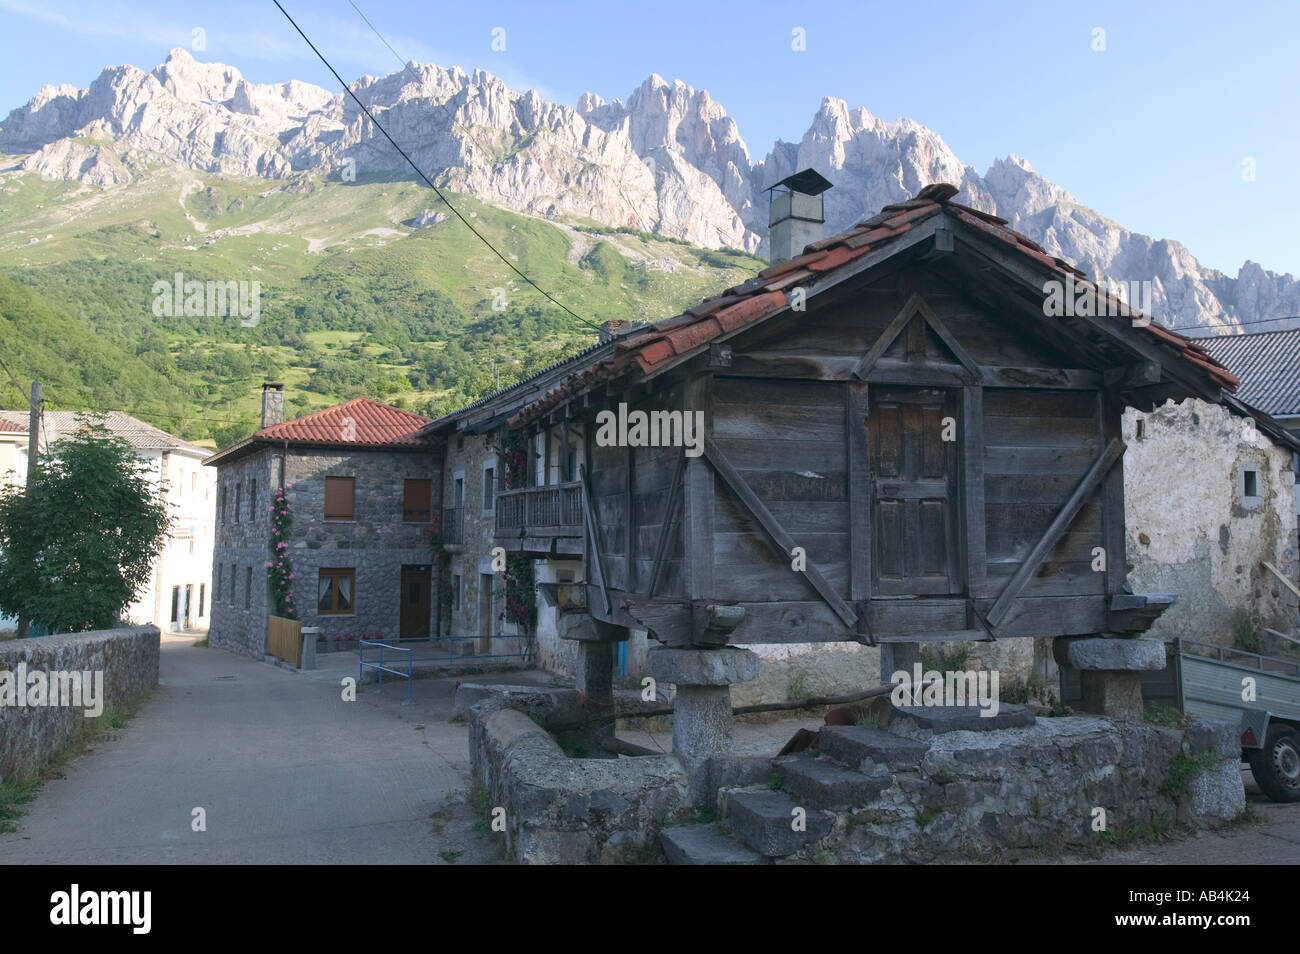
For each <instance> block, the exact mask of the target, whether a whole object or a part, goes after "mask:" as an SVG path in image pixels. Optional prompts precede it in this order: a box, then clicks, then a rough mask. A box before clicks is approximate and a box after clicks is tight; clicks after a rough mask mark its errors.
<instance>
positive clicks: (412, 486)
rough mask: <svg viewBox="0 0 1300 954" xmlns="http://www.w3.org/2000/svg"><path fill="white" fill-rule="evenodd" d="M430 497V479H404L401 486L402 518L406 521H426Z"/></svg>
mask: <svg viewBox="0 0 1300 954" xmlns="http://www.w3.org/2000/svg"><path fill="white" fill-rule="evenodd" d="M432 498H433V482H432V481H428V480H408V481H406V483H405V484H403V486H402V519H403V520H405V521H406V522H407V523H428V522H429V508H430V505H431V500H432Z"/></svg>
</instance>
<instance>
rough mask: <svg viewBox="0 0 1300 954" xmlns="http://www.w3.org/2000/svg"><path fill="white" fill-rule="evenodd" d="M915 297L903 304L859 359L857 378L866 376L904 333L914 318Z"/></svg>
mask: <svg viewBox="0 0 1300 954" xmlns="http://www.w3.org/2000/svg"><path fill="white" fill-rule="evenodd" d="M915 298H916V296H915V295H914V296H912V298H909V299H908V300H907V303H906V304H905V305H903V308H902V310H901V311H899V313H898V314H896V315H895V316H894V320H893V321H891V322H890V323H889V324H888V325H886V326H885V330H884V331H882V332H881V333H880V337H879V338H877V339H876V343H875V344H873V345H872V346H871V348H870V349H869V350H868V351H867V353H866V354H864V355H863V356H862V360H861V361H859V362H858V364H857V367H855V368H854V369H853V376H854V377H855V378H858V379H862V378H865V377H866V376H867V372H868V371H870V370H871V369H872V367H873V366H874V365H875V363H876V361H878V360H879V359H880V356H881V355H883V354H884V353H885V352H886V351H887V350H888V349H889V346H890V345H891V344H893V343H894V339H895V338H897V337H898V336H899V335H900V334H902V332H903V329H904V328H906V327H907V324H908V322H910V321H911V320H912V315H913V313H914V312H913V309H912V302H913V300H914V299H915Z"/></svg>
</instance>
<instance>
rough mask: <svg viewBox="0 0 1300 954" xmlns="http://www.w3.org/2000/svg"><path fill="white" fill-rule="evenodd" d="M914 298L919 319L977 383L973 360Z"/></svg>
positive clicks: (978, 374) (941, 324)
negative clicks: (919, 314) (922, 319)
mask: <svg viewBox="0 0 1300 954" xmlns="http://www.w3.org/2000/svg"><path fill="white" fill-rule="evenodd" d="M948 237H949V239H951V238H952V233H949V234H948ZM915 298H916V309H917V311H919V312H920V313H921V317H922V318H924V319H925V323H926V324H927V325H929V326H930V328H931V329H933V331H934V333H935V334H936V335H938V336H939V338H940V339H941V340H942V341H943V343H944V344H946V345H947V346H948V350H949V351H951V352H952V353H953V357H955V358H956V359H957V361H958V362H959V363H960V364H961V366H962V367H963V368H965V369H966V372H967V373H968V374H969V375H970V378H971V380H972V381H978V380H979V379H980V366H979V365H978V364H977V363H976V362H975V359H974V358H972V357H971V356H970V354H969V353H968V352H967V351H966V349H965V348H963V347H962V346H961V344H960V342H958V341H957V339H956V338H954V337H953V336H952V334H951V333H950V332H949V331H948V326H947V325H945V324H944V323H943V322H942V321H941V320H940V319H939V316H938V315H936V314H935V313H934V310H933V309H932V308H931V307H930V306H929V305H927V304H926V303H925V299H924V298H922V297H921V296H920V295H917V296H915Z"/></svg>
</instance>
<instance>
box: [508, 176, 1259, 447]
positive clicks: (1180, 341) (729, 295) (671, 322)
mask: <svg viewBox="0 0 1300 954" xmlns="http://www.w3.org/2000/svg"><path fill="white" fill-rule="evenodd" d="M957 191H958V190H957V187H956V186H953V185H950V184H947V183H936V184H933V185H928V186H926V187H925V188H923V189H921V191H920V192H918V193H917V195H916V198H914V199H909V200H908V201H906V202H898V203H895V204H893V205H887V206H885V208H884V209H882V210H881V211H880V213H879V214H878V215H874V216H872V217H871V218H869V219H867V220H866V221H865V222H862V223H860V224H859V225H857V226H856V227H854V228H852V229H850V230H849V231H847V232H844V233H841V234H840V235H834V236H831V237H829V238H825V239H822V240H821V241H818V242H813V243H812V244H810V245H808V246H807V247H806V248H805V249H804V254H803V255H800V256H798V257H796V258H792V259H789V260H788V261H784V262H778V263H776V264H775V265H772V266H770V267H768V268H765V269H763V271H761V272H759V273H758V275H757V276H755V277H754V278H751V279H749V280H748V281H746V282H742V283H741V284H739V285H736V286H734V287H732V288H728V289H726V290H725V291H724V292H722V293H721V294H720V295H715V296H714V297H712V298H706V299H705V300H704V301H702V302H700V303H699V304H698V305H695V306H693V307H691V308H688V309H687V310H686V311H685V312H684V313H682V314H681V315H678V316H676V317H674V318H668V319H665V320H664V321H660V322H657V323H655V324H652V325H649V326H647V327H645V328H640V329H637V330H636V331H633V332H632V333H631V334H629V335H627V336H626V337H624V338H623V339H621V340H619V341H617V342H616V343H615V345H614V348H613V352H612V354H610V355H609V356H604V357H598V356H593V362H594V363H592V364H590V365H588V366H586V367H579V368H578V369H576V370H575V371H574V373H573V374H571V375H570V376H569V377H568V378H566V379H565V380H564V381H563V382H562V383H561V384H559V385H557V386H556V387H554V388H552V389H551V390H550V391H547V392H546V393H545V394H544V395H542V396H541V397H540V398H538V399H537V400H535V401H533V402H532V403H531V404H529V405H527V406H526V407H524V408H523V409H521V410H520V411H519V413H518V414H517V415H516V416H515V417H514V418H512V420H511V423H512V424H518V423H524V422H527V421H529V420H532V419H533V418H535V417H537V416H539V415H541V414H542V413H544V412H545V411H546V410H547V409H549V408H550V407H552V406H553V405H555V404H556V403H558V402H560V401H563V400H564V399H566V398H567V397H569V396H571V395H574V394H578V393H580V392H581V391H583V390H585V389H586V388H587V387H588V386H589V385H591V384H593V383H595V382H597V381H600V380H608V379H611V378H614V377H617V376H619V375H621V374H623V373H625V372H627V371H634V370H640V371H641V372H642V373H644V374H649V373H650V372H651V371H654V370H656V369H658V368H660V367H662V366H664V365H666V364H668V363H669V362H671V361H673V360H674V359H676V358H679V357H681V356H683V355H685V354H687V353H689V352H691V351H694V350H696V349H697V348H699V347H701V346H702V345H705V344H708V343H709V342H710V341H712V340H714V339H715V338H718V337H720V336H721V335H723V334H725V333H728V332H732V331H735V330H736V329H738V328H741V327H743V326H745V325H747V324H750V323H752V322H755V321H757V320H759V319H760V318H763V317H765V316H767V315H770V314H772V313H774V312H776V311H779V310H780V309H782V308H784V307H785V306H786V304H787V302H788V299H787V295H786V289H787V288H789V287H791V286H794V285H798V284H799V283H800V282H804V281H807V280H809V279H814V278H819V277H821V276H822V275H823V274H824V273H826V272H829V271H832V270H834V269H837V268H841V267H843V266H844V265H847V264H848V263H849V262H851V261H853V260H854V259H857V258H860V257H861V256H863V255H865V254H867V253H868V252H871V251H874V250H877V249H880V248H883V247H885V246H887V245H888V244H889V243H890V242H892V241H894V240H895V239H896V238H898V237H899V236H901V235H904V234H906V233H907V232H908V231H910V230H911V229H912V228H913V227H914V226H915V225H917V224H918V223H920V222H923V221H925V220H926V219H928V218H929V217H931V216H933V215H935V214H938V213H940V212H941V211H942V210H944V209H948V210H950V211H951V212H952V213H953V214H954V215H955V216H956V217H957V219H959V220H960V221H961V222H963V223H965V224H966V225H969V226H971V227H973V228H976V229H978V230H980V231H981V232H983V233H985V234H988V235H990V236H993V237H994V238H997V239H998V240H1000V241H1002V242H1004V243H1006V244H1007V245H1009V246H1011V247H1012V248H1013V249H1015V250H1016V251H1018V252H1020V253H1021V254H1022V255H1024V256H1026V257H1028V258H1031V259H1033V260H1034V261H1036V262H1038V263H1039V264H1041V265H1044V266H1046V267H1047V268H1049V269H1051V270H1052V271H1055V272H1059V273H1061V274H1062V275H1070V276H1073V277H1074V279H1075V280H1076V282H1077V281H1079V280H1082V281H1083V282H1087V276H1086V275H1085V274H1084V273H1083V272H1081V271H1079V270H1078V269H1077V268H1075V267H1074V266H1073V265H1071V264H1070V263H1069V262H1067V261H1065V260H1064V259H1062V258H1056V257H1054V256H1051V255H1048V254H1047V252H1046V251H1044V249H1043V247H1042V246H1041V245H1039V244H1038V243H1037V242H1034V241H1033V240H1031V239H1029V238H1027V237H1025V236H1023V235H1021V234H1020V233H1019V232H1016V231H1014V230H1013V229H1010V228H1007V220H1006V219H1002V218H999V217H998V216H996V215H992V214H990V213H988V212H981V211H980V210H978V209H973V208H970V207H968V206H964V205H960V204H958V203H955V202H950V201H949V200H950V199H951V198H952V197H953V196H954V195H956V194H957ZM1088 284H1091V283H1088ZM1097 296H1098V298H1099V299H1101V300H1102V301H1103V302H1108V303H1113V304H1112V308H1111V309H1107V310H1113V311H1115V312H1117V313H1118V314H1119V315H1120V316H1122V317H1126V318H1127V316H1129V315H1136V314H1138V313H1137V312H1130V311H1129V310H1128V306H1127V305H1126V304H1125V303H1124V302H1122V301H1120V300H1118V299H1116V298H1113V297H1112V296H1110V295H1109V294H1107V292H1106V291H1105V289H1103V288H1100V287H1098V288H1097ZM1144 327H1145V330H1146V331H1147V333H1149V334H1151V335H1154V336H1155V337H1157V338H1159V339H1160V341H1161V343H1162V344H1166V345H1171V346H1172V347H1174V348H1175V349H1176V350H1177V351H1178V352H1179V355H1180V356H1181V357H1182V358H1184V359H1186V360H1187V361H1190V362H1191V363H1193V364H1195V365H1197V366H1199V367H1200V368H1201V369H1202V370H1204V371H1205V372H1206V373H1207V374H1208V375H1209V376H1210V377H1211V378H1212V379H1213V380H1214V382H1215V383H1216V384H1218V385H1219V386H1220V387H1223V388H1226V389H1227V390H1229V391H1231V390H1235V389H1236V387H1237V379H1236V378H1235V377H1234V376H1233V375H1232V374H1231V373H1230V372H1229V371H1228V370H1227V369H1226V368H1224V367H1223V366H1222V365H1221V364H1219V363H1218V362H1217V361H1215V360H1214V359H1213V358H1212V357H1210V355H1209V354H1208V353H1207V352H1206V351H1205V350H1204V349H1203V348H1201V347H1200V346H1199V345H1197V344H1196V343H1195V342H1193V341H1191V340H1190V339H1188V338H1185V337H1184V336H1182V335H1180V334H1178V333H1177V332H1174V331H1170V330H1168V329H1167V328H1162V327H1161V326H1159V325H1157V324H1155V323H1154V322H1152V323H1150V324H1148V325H1146V326H1144ZM634 365H635V368H634V367H633V366H634Z"/></svg>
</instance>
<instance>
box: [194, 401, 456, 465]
mask: <svg viewBox="0 0 1300 954" xmlns="http://www.w3.org/2000/svg"><path fill="white" fill-rule="evenodd" d="M429 423H430V420H429V418H427V417H420V415H418V414H412V413H411V412H410V411H403V410H402V409H401V408H396V407H392V406H390V405H388V404H380V403H379V402H378V401H372V400H370V399H369V398H353V399H352V400H351V401H345V402H343V403H342V404H336V405H334V407H327V408H325V409H324V410H321V411H314V412H312V413H311V414H308V415H306V416H304V417H299V418H296V419H294V420H292V421H285V422H284V423H283V424H272V425H271V426H270V427H264V428H262V429H261V430H260V431H258V432H257V433H256V434H254V435H253V436H252V437H246V438H244V439H243V440H242V441H240V442H239V443H237V444H232V445H230V446H229V447H227V448H224V449H222V450H220V451H218V452H217V453H215V454H213V455H212V456H211V457H209V458H207V459H206V460H205V461H204V463H205V464H208V465H217V464H223V463H228V462H230V461H232V460H236V459H238V458H239V457H242V456H243V455H245V454H247V453H251V452H252V451H253V450H254V449H255V448H256V447H257V445H259V444H280V443H283V442H286V441H287V442H288V443H290V444H309V445H317V446H318V445H321V444H325V445H332V446H336V447H348V446H354V447H429V446H431V445H432V442H433V440H432V438H430V437H429V436H426V435H422V434H421V430H422V429H423V428H424V427H425V425H427V424H429Z"/></svg>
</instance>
